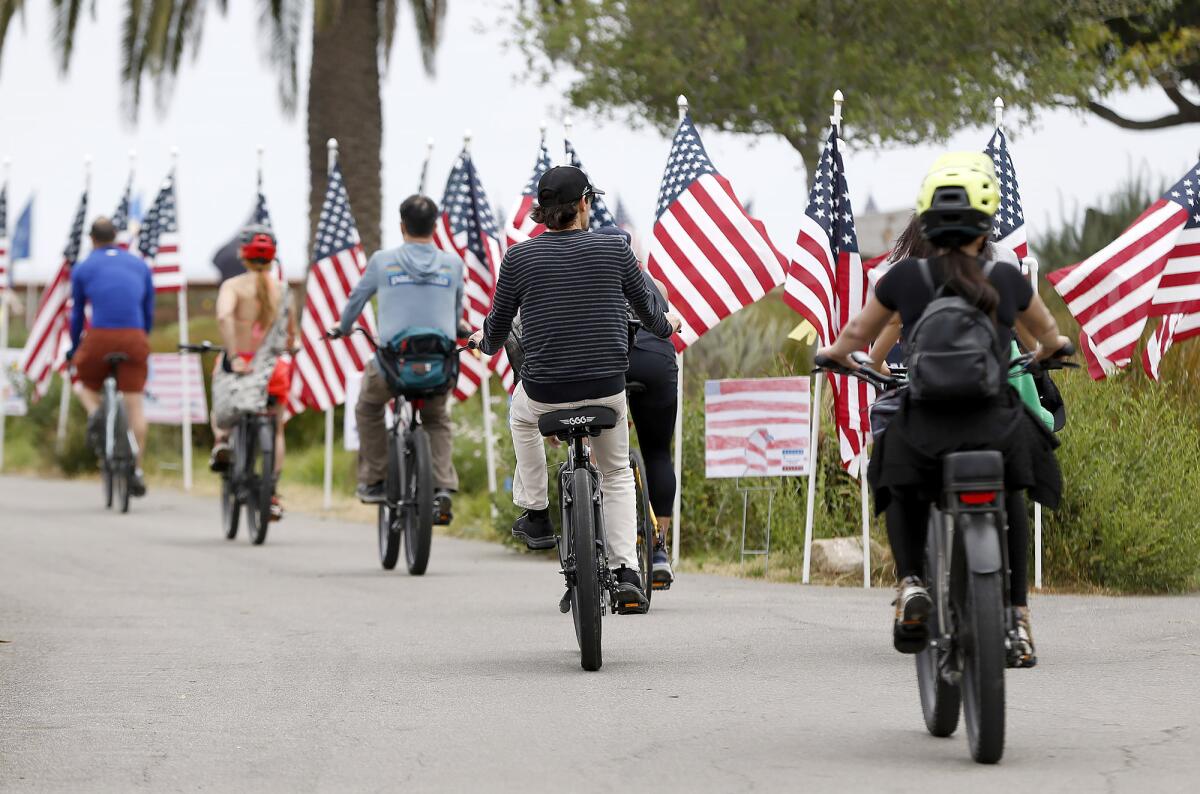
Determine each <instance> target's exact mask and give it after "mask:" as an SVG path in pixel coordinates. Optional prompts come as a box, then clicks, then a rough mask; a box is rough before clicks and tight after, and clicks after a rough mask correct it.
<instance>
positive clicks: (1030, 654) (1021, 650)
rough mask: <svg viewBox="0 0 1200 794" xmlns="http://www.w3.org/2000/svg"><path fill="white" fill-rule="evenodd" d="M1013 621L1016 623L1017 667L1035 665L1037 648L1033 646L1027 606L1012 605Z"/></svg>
mask: <svg viewBox="0 0 1200 794" xmlns="http://www.w3.org/2000/svg"><path fill="white" fill-rule="evenodd" d="M1013 613H1014V615H1013V617H1014V618H1015V620H1014V623H1016V625H1017V648H1016V651H1017V653H1016V658H1017V663H1016V664H1015V665H1013V666H1014V667H1017V668H1028V667H1034V666H1036V665H1037V649H1036V648H1034V647H1033V627H1032V625H1031V624H1030V621H1029V607H1013Z"/></svg>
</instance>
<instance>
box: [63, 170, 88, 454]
mask: <svg viewBox="0 0 1200 794" xmlns="http://www.w3.org/2000/svg"><path fill="white" fill-rule="evenodd" d="M91 190H92V156H91V155H90V154H87V155H84V157H83V192H84V195H86V194H88V193H90V192H91ZM86 220H87V219H86V218H85V219H84V221H85V222H86ZM80 243H81V244H82V241H80ZM71 264H72V265H74V264H75V263H74V262H72V263H71ZM69 305H70V302H69V301H68V306H69ZM67 322H68V323H69V322H70V317H69V316H68V318H67ZM68 369H69V368H68ZM58 377H59V380H61V381H62V393H61V394H59V396H58V428H57V431H58V432H57V435H56V437H55V445H54V446H55V449H56V450H58V452H59V453H61V452H62V451H63V448H64V447H65V446H66V443H67V412H68V411H69V410H70V408H71V374H70V372H69V371H64V372H60V373H59V374H58Z"/></svg>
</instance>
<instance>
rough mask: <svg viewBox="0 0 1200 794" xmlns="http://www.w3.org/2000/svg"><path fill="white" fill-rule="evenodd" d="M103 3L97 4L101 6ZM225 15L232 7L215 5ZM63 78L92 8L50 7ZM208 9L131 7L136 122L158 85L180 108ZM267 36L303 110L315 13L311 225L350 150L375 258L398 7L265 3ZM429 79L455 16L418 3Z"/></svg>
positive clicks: (156, 1) (290, 93)
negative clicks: (149, 86) (384, 82)
mask: <svg viewBox="0 0 1200 794" xmlns="http://www.w3.org/2000/svg"><path fill="white" fill-rule="evenodd" d="M92 2H93V3H94V0H92ZM211 2H212V3H213V4H215V5H216V6H217V8H218V9H219V10H220V11H221V12H222V13H224V12H225V11H226V10H227V8H228V2H229V0H211ZM50 4H51V6H52V8H53V12H54V17H55V24H54V36H55V41H56V43H57V44H58V47H59V52H60V68H61V69H62V71H63V73H66V71H67V69H68V67H69V66H70V63H71V55H72V51H73V50H74V44H75V36H76V31H77V30H78V27H79V21H80V18H81V17H83V16H84V15H85V14H87V13H90V12H89V10H88V9H90V8H93V6H92V4H91V3H89V2H87V0H50ZM24 5H25V0H0V54H2V53H3V46H4V38H5V34H6V33H7V31H8V27H9V23H10V22H11V21H12V19H13V17H14V16H15V15H16V14H17V13H19V12H21V11H22V9H23V6H24ZM208 5H209V0H126V2H125V11H124V13H125V17H124V21H123V25H122V31H123V33H122V38H121V56H122V58H121V73H120V80H121V84H122V86H123V88H124V92H125V97H124V98H125V103H124V104H125V112H126V114H127V115H128V117H129V118H130V120H132V121H136V119H137V115H138V110H139V108H140V107H141V104H142V98H143V86H144V83H145V82H147V81H153V83H154V87H155V98H156V100H157V104H158V107H159V109H160V110H162V109H164V108H165V107H166V105H167V103H168V102H169V101H170V98H171V88H172V84H173V79H174V77H175V76H176V74H178V72H179V68H180V65H181V64H182V63H183V57H184V55H185V54H186V53H187V52H188V50H189V48H190V50H191V51H192V52H194V51H195V50H196V49H197V48H198V47H199V44H200V40H201V38H202V34H203V23H204V16H205V12H206V10H207V6H208ZM259 5H260V18H261V26H262V28H263V31H264V33H269V36H270V41H269V52H268V54H269V56H270V60H271V62H272V64H274V66H275V67H276V68H277V70H278V73H279V98H280V101H281V103H282V105H283V107H284V109H285V110H287V111H289V112H294V111H295V110H296V104H297V101H296V100H297V96H298V94H299V91H298V72H299V64H298V62H297V60H298V57H297V52H298V47H299V43H300V30H301V27H302V22H303V18H304V14H305V13H306V12H307V11H308V10H309V8H310V6H311V13H312V15H313V25H312V30H313V34H312V63H311V64H310V65H309V85H308V165H309V213H308V214H309V224H310V228H311V227H314V226H315V225H316V220H317V215H318V213H319V212H320V209H321V202H322V200H323V198H324V193H325V158H326V151H325V142H326V141H327V140H328V139H329V138H337V139H338V141H339V142H340V143H341V164H342V171H343V173H344V174H345V178H346V187H347V190H348V191H349V192H350V197H351V200H352V201H353V202H354V215H355V218H356V219H357V221H358V228H359V232H360V233H361V234H362V238H363V245H364V247H365V248H366V249H367V251H368V252H370V251H373V250H375V249H376V248H378V247H379V239H380V234H379V231H380V227H379V221H380V204H381V201H382V188H381V178H380V171H381V163H380V148H381V144H382V133H383V112H382V101H381V99H380V95H379V77H380V71H381V67H383V68H386V66H387V62H388V57H389V54H390V53H391V50H392V44H393V41H394V39H395V34H396V28H397V24H398V19H399V16H400V8H399V6H400V2H399V0H373V1H371V0H311V3H310V2H309V0H259ZM408 5H409V6H410V8H411V9H412V14H413V17H414V20H415V23H416V30H417V40H418V42H419V44H420V47H421V57H422V61H423V62H424V66H425V71H426V73H427V74H433V70H434V64H433V55H434V52H435V50H436V49H437V45H438V41H439V36H440V34H441V23H442V20H443V18H444V17H445V13H446V0H409V3H408Z"/></svg>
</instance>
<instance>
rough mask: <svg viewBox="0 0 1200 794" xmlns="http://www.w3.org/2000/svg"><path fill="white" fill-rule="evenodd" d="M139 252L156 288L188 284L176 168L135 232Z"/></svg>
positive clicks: (175, 289) (174, 288) (167, 289)
mask: <svg viewBox="0 0 1200 794" xmlns="http://www.w3.org/2000/svg"><path fill="white" fill-rule="evenodd" d="M138 252H139V253H141V255H142V258H143V259H145V260H146V263H147V264H148V265H150V272H151V274H152V275H153V276H154V291H155V292H179V291H180V290H183V289H185V288H186V287H187V283H186V282H185V281H184V277H183V268H182V266H181V265H180V258H179V216H178V214H177V213H176V208H175V172H174V171H172V172H171V173H169V174H167V179H166V181H165V182H163V185H162V187H161V188H159V191H158V195H157V196H155V197H154V203H153V204H151V205H150V209H149V211H148V212H147V213H146V217H145V218H144V219H143V221H142V228H141V229H140V230H139V232H138Z"/></svg>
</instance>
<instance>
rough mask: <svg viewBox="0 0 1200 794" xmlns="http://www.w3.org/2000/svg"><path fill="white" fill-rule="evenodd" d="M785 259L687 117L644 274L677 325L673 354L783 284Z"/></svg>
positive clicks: (675, 149) (660, 200)
mask: <svg viewBox="0 0 1200 794" xmlns="http://www.w3.org/2000/svg"><path fill="white" fill-rule="evenodd" d="M785 267H786V262H785V260H784V258H783V256H782V255H781V254H780V253H779V252H778V251H777V250H775V246H774V245H772V244H771V240H770V238H768V237H767V230H766V228H765V227H764V226H763V224H762V222H761V221H757V220H755V219H754V218H751V217H750V216H749V215H747V214H746V211H745V210H744V209H743V208H742V205H741V204H740V203H739V202H738V200H737V196H735V195H734V194H733V188H732V187H731V186H730V184H729V181H728V180H727V179H725V177H723V176H721V175H720V174H719V173H717V169H716V167H715V166H713V164H712V161H711V160H709V158H708V154H707V152H705V150H704V144H703V143H701V141H700V135H699V133H698V132H697V131H696V127H695V125H694V124H693V123H692V120H691V118H690V117H686V118H684V119H683V121H682V122H680V124H679V129H678V130H677V131H676V132H675V139H674V141H673V142H672V144H671V154H670V156H669V157H668V158H667V167H666V170H665V171H664V172H663V180H662V185H661V187H660V188H659V191H658V209H657V218H656V220H655V222H654V229H653V231H652V232H651V239H650V254H649V269H650V274H651V275H652V276H654V277H655V278H656V279H658V280H659V281H662V282H663V283H665V284H666V285H667V289H668V290H669V291H670V294H671V303H672V304H673V307H674V309H675V311H676V312H678V313H679V315H680V317H681V318H682V320H683V326H682V328H681V329H680V331H679V333H678V334H676V335H675V337H674V338H673V339H672V341H673V342H674V343H675V347H676V349H678V350H683V349H684V348H686V347H687V346H688V345H690V344H692V343H693V342H695V341H696V340H697V339H699V338H700V337H701V336H702V335H703V334H704V333H705V332H706V331H708V330H709V329H710V328H712V327H713V326H714V325H716V324H717V323H719V322H720V321H721V320H723V319H724V318H726V317H728V316H729V315H731V314H733V313H734V312H736V311H737V310H738V309H741V308H742V307H743V306H747V305H748V304H751V303H753V302H755V301H756V300H758V299H759V298H761V297H763V296H764V295H766V294H767V293H768V292H770V291H771V290H772V289H774V288H775V287H778V286H779V285H780V284H782V283H783V279H784V269H785Z"/></svg>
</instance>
